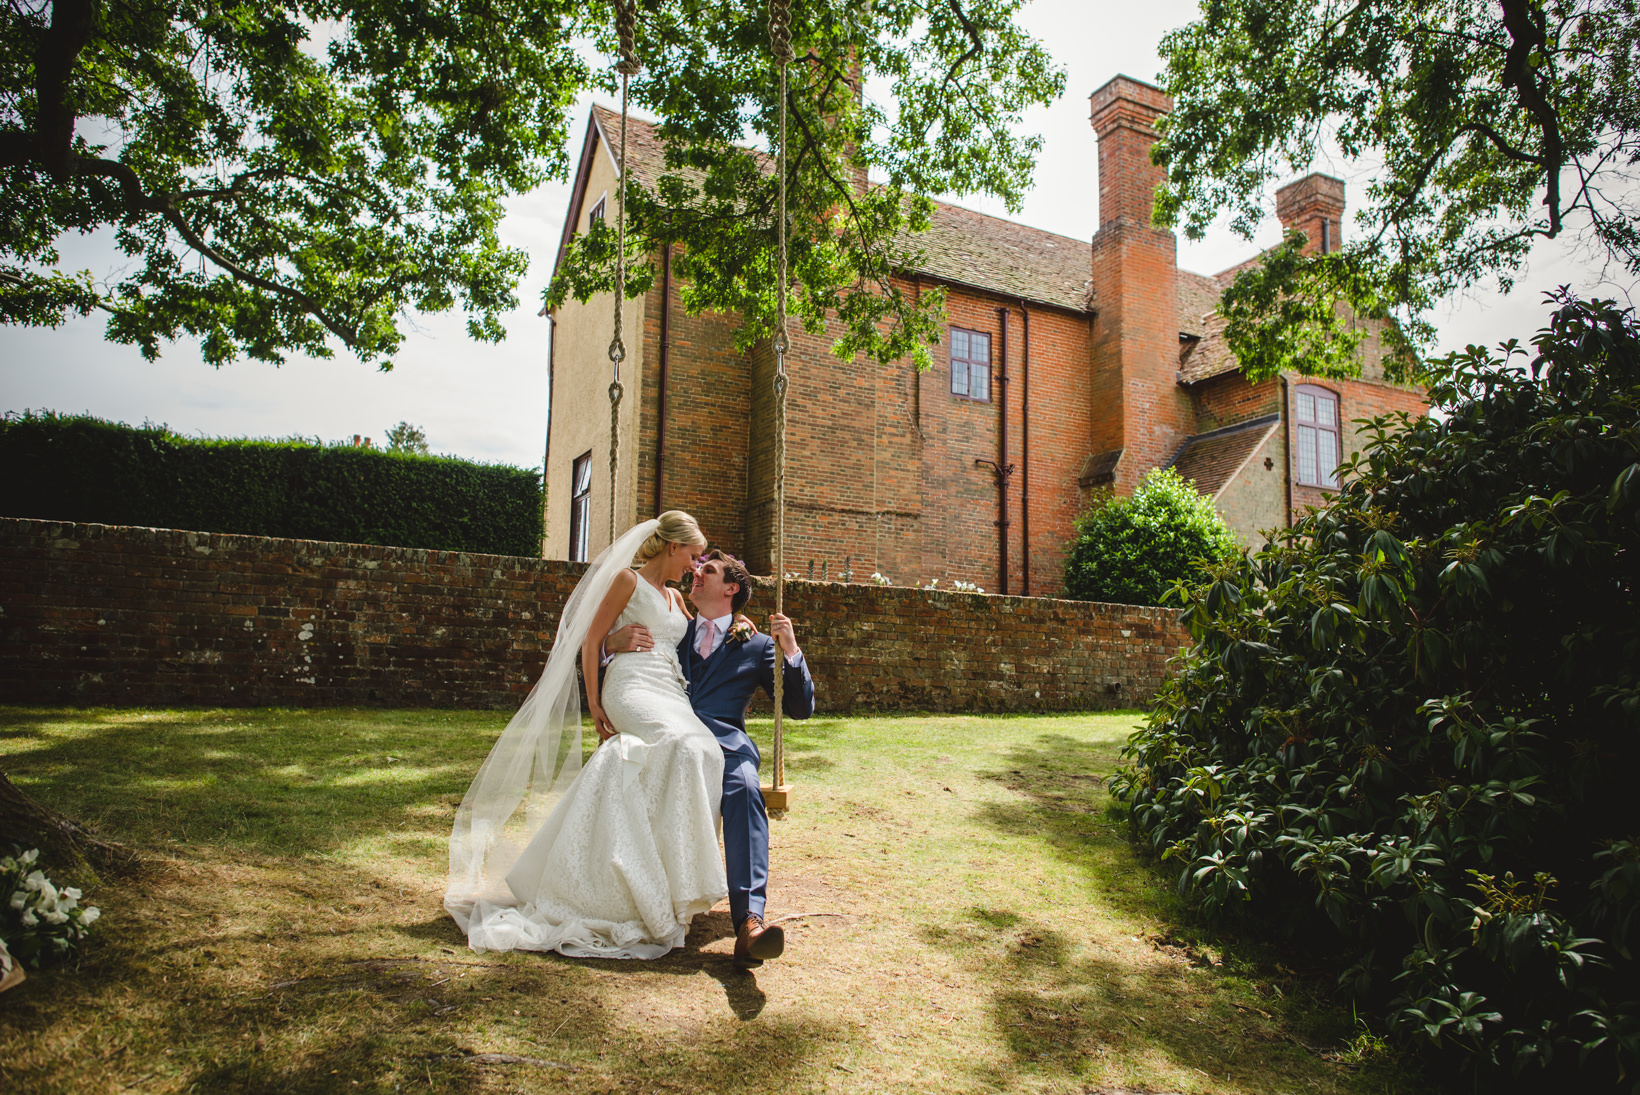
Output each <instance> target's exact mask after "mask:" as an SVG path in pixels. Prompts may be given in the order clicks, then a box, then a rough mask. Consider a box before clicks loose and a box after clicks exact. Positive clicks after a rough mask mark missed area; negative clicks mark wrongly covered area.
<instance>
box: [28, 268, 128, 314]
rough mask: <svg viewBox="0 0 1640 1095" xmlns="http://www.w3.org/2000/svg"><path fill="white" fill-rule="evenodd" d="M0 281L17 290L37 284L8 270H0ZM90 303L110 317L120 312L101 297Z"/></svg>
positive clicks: (30, 287)
mask: <svg viewBox="0 0 1640 1095" xmlns="http://www.w3.org/2000/svg"><path fill="white" fill-rule="evenodd" d="M0 281H3V282H5V283H7V284H8V285H13V286H16V287H17V288H18V289H32V288H34V287H35V285H36V284H37V283H36V282H33V281H30V280H29V279H28V278H24V277H18V276H17V275H16V274H14V273H12V272H11V271H10V270H0ZM91 303H92V304H94V305H96V306H97V307H98V308H101V309H102V310H103V311H105V312H107V313H108V314H110V315H116V316H117V315H119V314H120V310H119V309H118V308H116V307H114V306H113V305H112V304H110V303H108V302H107V301H106V300H104V299H103V298H102V297H97V298H96V299H95V300H93V301H92V302H91Z"/></svg>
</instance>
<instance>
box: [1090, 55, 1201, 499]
mask: <svg viewBox="0 0 1640 1095" xmlns="http://www.w3.org/2000/svg"><path fill="white" fill-rule="evenodd" d="M1089 106H1090V107H1091V110H1090V116H1089V120H1090V121H1091V122H1092V123H1093V130H1094V133H1095V134H1096V135H1097V136H1098V138H1099V231H1098V232H1096V233H1094V237H1093V245H1092V260H1093V269H1092V274H1093V277H1092V286H1091V288H1092V294H1091V296H1092V299H1091V303H1092V306H1093V308H1094V311H1095V313H1096V316H1095V319H1094V324H1093V345H1092V361H1091V363H1090V364H1091V369H1090V372H1089V377H1088V388H1089V392H1088V394H1089V399H1090V402H1091V405H1092V409H1093V420H1092V429H1091V431H1090V436H1089V438H1088V442H1087V443H1088V453H1087V456H1088V457H1089V459H1090V460H1091V459H1094V458H1097V459H1096V460H1094V462H1096V463H1098V464H1099V465H1100V467H1102V468H1105V469H1107V471H1106V475H1108V477H1109V481H1110V482H1112V483H1113V484H1114V486H1115V487H1116V490H1117V491H1118V492H1119V493H1122V494H1127V493H1130V492H1131V491H1132V490H1133V488H1134V487H1135V486H1136V485H1137V484H1138V482H1139V480H1140V478H1142V477H1143V476H1144V474H1145V472H1147V471H1149V470H1150V469H1151V468H1154V467H1158V466H1160V465H1162V464H1165V463H1166V462H1167V461H1168V459H1169V458H1170V457H1172V455H1173V453H1174V452H1176V451H1177V450H1178V447H1179V445H1180V444H1181V443H1182V442H1183V441H1184V439H1185V438H1186V437H1189V436H1190V434H1191V432H1192V431H1193V428H1194V424H1195V419H1194V416H1193V414H1192V411H1191V407H1190V397H1189V395H1188V393H1186V392H1185V390H1184V389H1183V388H1182V387H1181V386H1180V385H1179V383H1178V368H1179V296H1178V270H1179V267H1178V241H1177V240H1176V239H1174V237H1173V233H1171V232H1168V231H1164V230H1162V229H1159V228H1154V227H1152V226H1151V223H1150V217H1151V210H1152V206H1153V205H1154V203H1155V196H1156V186H1157V184H1158V183H1160V182H1161V180H1162V176H1163V172H1162V169H1161V168H1159V167H1157V166H1156V165H1154V164H1152V163H1151V162H1150V148H1151V145H1153V144H1155V142H1156V122H1157V120H1158V119H1160V118H1161V117H1162V116H1163V115H1164V114H1166V113H1167V112H1168V111H1169V110H1171V109H1172V107H1173V101H1172V99H1171V98H1169V97H1168V95H1167V93H1166V92H1164V91H1162V90H1161V89H1160V88H1157V87H1152V86H1151V85H1150V84H1146V83H1141V82H1139V81H1138V80H1134V79H1131V78H1129V77H1127V76H1118V77H1116V78H1115V79H1113V80H1111V81H1110V82H1109V83H1107V84H1106V85H1105V86H1104V87H1101V88H1100V89H1099V90H1098V91H1095V92H1094V93H1093V95H1092V96H1091V97H1090V98H1089Z"/></svg>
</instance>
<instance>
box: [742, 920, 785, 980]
mask: <svg viewBox="0 0 1640 1095" xmlns="http://www.w3.org/2000/svg"><path fill="white" fill-rule="evenodd" d="M785 951H786V930H785V929H784V928H782V927H781V926H780V925H779V924H773V925H770V926H769V927H764V926H763V918H762V917H761V916H759V915H757V914H756V913H752V914H751V915H750V916H748V917H746V919H745V920H742V921H741V922H740V927H738V928H736V929H735V964H736V965H738V966H740V967H742V968H743V969H752V968H755V967H757V966H761V965H762V964H763V962H764V960H765V959H768V958H779V957H780V956H781V955H782V954H784V953H785Z"/></svg>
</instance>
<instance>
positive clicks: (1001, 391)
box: [997, 308, 1014, 597]
mask: <svg viewBox="0 0 1640 1095" xmlns="http://www.w3.org/2000/svg"><path fill="white" fill-rule="evenodd" d="M997 320H998V321H999V322H1000V323H1001V324H1002V371H1001V372H1000V373H998V374H997V388H998V396H999V398H1000V399H1001V403H1002V406H1001V408H1000V409H1001V418H1002V429H1001V430H1000V431H999V432H998V435H997V467H999V468H1006V469H1007V471H1004V472H1000V473H998V475H997V587H998V588H997V592H998V593H1001V594H1002V595H1003V596H1005V597H1006V596H1007V595H1008V474H1009V472H1012V471H1013V470H1014V469H1013V466H1012V465H1010V464H1009V463H1008V309H1006V308H998V309H997Z"/></svg>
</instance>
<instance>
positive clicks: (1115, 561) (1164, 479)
mask: <svg viewBox="0 0 1640 1095" xmlns="http://www.w3.org/2000/svg"><path fill="white" fill-rule="evenodd" d="M1238 550H1239V547H1238V545H1237V543H1236V539H1235V536H1234V535H1232V534H1231V532H1230V529H1229V528H1228V527H1227V526H1226V525H1225V523H1224V518H1222V517H1220V516H1219V514H1218V511H1217V510H1215V509H1214V508H1213V503H1212V502H1211V501H1210V500H1208V499H1207V498H1204V497H1202V496H1201V495H1200V494H1197V493H1196V489H1195V488H1194V487H1192V486H1191V485H1190V483H1189V482H1187V481H1186V480H1184V479H1182V478H1180V477H1179V473H1178V472H1177V471H1175V470H1174V469H1172V468H1157V469H1156V470H1154V471H1151V472H1150V473H1148V474H1147V475H1146V476H1145V477H1144V479H1143V480H1141V481H1140V483H1139V487H1138V489H1137V490H1135V491H1134V492H1133V494H1132V496H1131V497H1127V498H1118V497H1116V496H1115V495H1112V494H1110V493H1108V492H1106V493H1104V494H1102V495H1101V496H1100V497H1099V498H1097V499H1096V500H1095V501H1094V503H1093V505H1092V506H1090V507H1089V508H1088V511H1087V512H1086V513H1084V514H1083V515H1082V516H1081V517H1079V518H1077V521H1076V534H1075V536H1074V537H1073V539H1072V540H1071V548H1070V552H1069V554H1068V557H1067V558H1066V560H1065V596H1067V597H1069V598H1071V599H1072V600H1077V601H1112V602H1116V603H1118V604H1135V605H1157V604H1161V603H1162V597H1163V595H1164V594H1166V593H1167V591H1168V590H1169V589H1171V588H1172V587H1173V584H1174V583H1175V582H1177V581H1180V580H1181V579H1185V578H1190V577H1192V576H1194V575H1196V574H1197V573H1198V570H1197V567H1198V565H1199V564H1200V563H1201V562H1203V561H1212V560H1216V559H1223V558H1227V557H1229V556H1231V555H1234V554H1235V553H1236V552H1237V551H1238Z"/></svg>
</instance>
